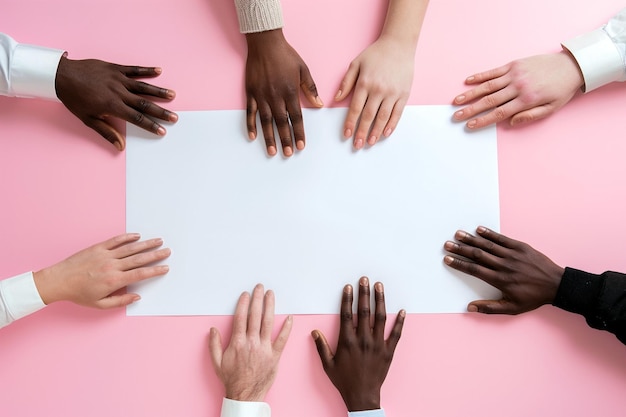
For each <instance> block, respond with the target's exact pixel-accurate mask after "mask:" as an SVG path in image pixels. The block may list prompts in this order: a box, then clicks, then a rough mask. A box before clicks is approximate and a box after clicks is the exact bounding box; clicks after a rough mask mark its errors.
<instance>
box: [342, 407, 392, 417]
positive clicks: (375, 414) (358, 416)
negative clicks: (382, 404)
mask: <svg viewBox="0 0 626 417" xmlns="http://www.w3.org/2000/svg"><path fill="white" fill-rule="evenodd" d="M348 417H385V410H384V409H382V408H379V409H378V410H365V411H348Z"/></svg>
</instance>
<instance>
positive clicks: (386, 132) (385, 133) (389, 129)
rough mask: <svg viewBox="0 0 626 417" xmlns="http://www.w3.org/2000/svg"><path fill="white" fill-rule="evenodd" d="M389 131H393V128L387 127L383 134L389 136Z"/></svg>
mask: <svg viewBox="0 0 626 417" xmlns="http://www.w3.org/2000/svg"><path fill="white" fill-rule="evenodd" d="M391 132H393V130H392V129H391V128H390V127H388V128H387V130H385V132H384V133H383V135H385V137H389V136H391Z"/></svg>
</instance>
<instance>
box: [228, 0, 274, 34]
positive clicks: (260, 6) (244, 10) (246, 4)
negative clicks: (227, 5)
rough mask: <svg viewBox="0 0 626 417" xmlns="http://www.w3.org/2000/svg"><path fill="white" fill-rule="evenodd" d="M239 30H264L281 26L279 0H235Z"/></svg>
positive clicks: (246, 31) (251, 31) (247, 31)
mask: <svg viewBox="0 0 626 417" xmlns="http://www.w3.org/2000/svg"><path fill="white" fill-rule="evenodd" d="M235 8H236V9H237V17H238V18H239V31H240V32H241V33H253V32H264V31H266V30H273V29H278V28H282V27H283V12H282V9H281V7H280V0H235Z"/></svg>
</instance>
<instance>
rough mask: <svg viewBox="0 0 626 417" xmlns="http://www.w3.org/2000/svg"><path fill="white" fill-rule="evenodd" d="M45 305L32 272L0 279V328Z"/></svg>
mask: <svg viewBox="0 0 626 417" xmlns="http://www.w3.org/2000/svg"><path fill="white" fill-rule="evenodd" d="M45 306H46V305H45V304H44V302H43V300H42V299H41V297H40V296H39V291H37V286H36V285H35V279H34V278H33V273H32V272H26V273H24V274H21V275H17V276H15V277H13V278H8V279H4V280H2V281H0V328H1V327H4V326H6V325H8V324H10V323H12V322H13V321H15V320H17V319H20V318H22V317H24V316H27V315H29V314H32V313H34V312H35V311H37V310H40V309H42V308H44V307H45Z"/></svg>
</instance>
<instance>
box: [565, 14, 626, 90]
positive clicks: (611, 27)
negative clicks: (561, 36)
mask: <svg viewBox="0 0 626 417" xmlns="http://www.w3.org/2000/svg"><path fill="white" fill-rule="evenodd" d="M562 46H563V48H564V49H566V50H568V51H569V52H570V53H571V54H572V55H573V56H574V59H576V62H577V63H578V67H579V68H580V71H581V72H582V74H583V78H584V80H585V85H584V86H583V91H584V92H589V91H592V90H595V89H596V88H598V87H602V86H603V85H606V84H608V83H611V82H614V81H626V9H623V10H622V11H620V12H619V13H618V14H617V15H616V16H614V17H613V18H612V19H611V20H610V21H609V22H608V23H607V24H606V25H605V26H604V27H602V28H600V29H596V30H594V31H592V32H589V33H586V34H584V35H580V36H577V37H575V38H574V39H570V40H568V41H566V42H563V43H562Z"/></svg>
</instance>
